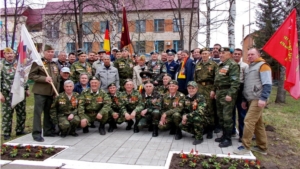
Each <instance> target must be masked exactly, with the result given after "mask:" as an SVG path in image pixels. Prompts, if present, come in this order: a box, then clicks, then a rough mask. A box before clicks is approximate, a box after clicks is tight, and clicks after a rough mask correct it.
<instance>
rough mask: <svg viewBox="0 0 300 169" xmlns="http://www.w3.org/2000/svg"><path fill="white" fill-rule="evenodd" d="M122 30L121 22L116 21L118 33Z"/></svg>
mask: <svg viewBox="0 0 300 169" xmlns="http://www.w3.org/2000/svg"><path fill="white" fill-rule="evenodd" d="M121 32H122V22H118V33H121Z"/></svg>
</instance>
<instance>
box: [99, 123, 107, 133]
mask: <svg viewBox="0 0 300 169" xmlns="http://www.w3.org/2000/svg"><path fill="white" fill-rule="evenodd" d="M104 127H105V124H102V123H100V126H99V128H98V129H99V133H100V135H105V134H106V132H105V128H104Z"/></svg>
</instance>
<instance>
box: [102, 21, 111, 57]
mask: <svg viewBox="0 0 300 169" xmlns="http://www.w3.org/2000/svg"><path fill="white" fill-rule="evenodd" d="M103 50H104V51H105V52H106V54H110V37H109V22H108V21H106V30H105V36H104V42H103Z"/></svg>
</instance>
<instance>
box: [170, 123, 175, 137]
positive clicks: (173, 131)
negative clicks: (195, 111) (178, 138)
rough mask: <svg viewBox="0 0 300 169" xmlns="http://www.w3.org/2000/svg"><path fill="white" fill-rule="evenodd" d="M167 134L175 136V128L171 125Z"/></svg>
mask: <svg viewBox="0 0 300 169" xmlns="http://www.w3.org/2000/svg"><path fill="white" fill-rule="evenodd" d="M169 134H170V135H174V134H176V127H175V126H174V125H173V124H171V129H170V133H169Z"/></svg>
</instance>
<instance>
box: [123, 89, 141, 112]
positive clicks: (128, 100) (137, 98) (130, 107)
mask: <svg viewBox="0 0 300 169" xmlns="http://www.w3.org/2000/svg"><path fill="white" fill-rule="evenodd" d="M121 98H122V100H124V105H125V109H126V112H127V113H131V112H132V111H135V112H140V111H142V110H143V109H144V106H145V105H144V103H143V102H142V96H141V94H140V93H139V92H138V91H137V90H133V91H132V92H131V94H127V93H126V91H124V92H122V95H121ZM124 113H125V112H124Z"/></svg>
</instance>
